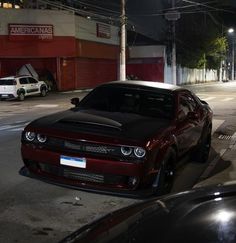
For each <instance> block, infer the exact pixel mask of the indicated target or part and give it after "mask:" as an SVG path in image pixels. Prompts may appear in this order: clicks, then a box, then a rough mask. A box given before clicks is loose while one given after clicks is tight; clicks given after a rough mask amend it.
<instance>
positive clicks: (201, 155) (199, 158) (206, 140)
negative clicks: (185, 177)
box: [193, 128, 211, 163]
mask: <svg viewBox="0 0 236 243" xmlns="http://www.w3.org/2000/svg"><path fill="white" fill-rule="evenodd" d="M210 149H211V128H208V129H207V132H206V133H205V132H203V134H202V138H201V142H200V144H199V145H198V147H197V149H196V151H195V152H194V157H193V160H194V161H196V162H199V163H205V162H207V160H208V157H209V153H210Z"/></svg>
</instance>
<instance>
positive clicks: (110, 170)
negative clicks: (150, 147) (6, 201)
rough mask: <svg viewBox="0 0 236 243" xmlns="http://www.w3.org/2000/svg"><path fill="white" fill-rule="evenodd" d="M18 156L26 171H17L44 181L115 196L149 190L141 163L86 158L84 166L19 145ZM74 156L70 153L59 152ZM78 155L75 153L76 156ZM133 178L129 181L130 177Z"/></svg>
mask: <svg viewBox="0 0 236 243" xmlns="http://www.w3.org/2000/svg"><path fill="white" fill-rule="evenodd" d="M21 151H22V157H23V161H24V163H25V169H24V170H22V171H26V168H27V173H23V172H22V171H21V174H24V175H27V176H30V177H34V178H38V179H42V180H47V181H50V182H53V183H54V184H59V185H63V186H66V187H70V188H77V189H83V190H89V191H99V192H103V193H109V194H117V195H127V196H132V195H136V196H138V195H140V196H141V195H144V196H147V195H148V194H151V193H153V192H152V189H151V190H142V189H141V190H138V188H145V186H144V185H143V181H144V179H146V177H147V176H145V163H144V162H143V163H130V162H122V161H113V160H108V159H106V160H105V159H95V158H86V159H87V165H86V169H83V168H74V167H71V166H65V165H61V164H60V156H61V154H60V153H59V152H55V151H54V152H52V151H48V150H43V149H37V148H33V147H32V146H28V145H25V144H22V149H21ZM63 155H66V156H75V155H74V154H73V155H72V154H63ZM77 156H78V157H80V156H79V155H77ZM133 178H136V180H137V181H136V183H135V184H132V183H131V179H133Z"/></svg>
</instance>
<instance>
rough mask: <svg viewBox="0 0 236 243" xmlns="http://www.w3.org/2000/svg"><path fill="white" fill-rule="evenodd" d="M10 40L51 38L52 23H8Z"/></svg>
mask: <svg viewBox="0 0 236 243" xmlns="http://www.w3.org/2000/svg"><path fill="white" fill-rule="evenodd" d="M8 31H9V32H8V34H9V39H10V40H52V39H53V25H47V24H9V28H8Z"/></svg>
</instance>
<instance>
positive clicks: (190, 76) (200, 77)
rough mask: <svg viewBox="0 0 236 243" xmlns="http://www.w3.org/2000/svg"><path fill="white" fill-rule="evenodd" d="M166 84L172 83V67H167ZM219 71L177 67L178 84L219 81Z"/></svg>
mask: <svg viewBox="0 0 236 243" xmlns="http://www.w3.org/2000/svg"><path fill="white" fill-rule="evenodd" d="M164 80H165V81H164V82H165V83H172V75H171V66H165V78H164ZM218 80H219V78H218V74H217V70H209V69H206V70H204V69H190V68H185V67H183V68H182V67H177V84H178V85H181V84H194V83H201V82H212V81H218Z"/></svg>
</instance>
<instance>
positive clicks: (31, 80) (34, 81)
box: [28, 78, 38, 84]
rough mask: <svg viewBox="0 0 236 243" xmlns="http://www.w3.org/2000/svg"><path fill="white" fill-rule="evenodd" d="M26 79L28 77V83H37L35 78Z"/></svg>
mask: <svg viewBox="0 0 236 243" xmlns="http://www.w3.org/2000/svg"><path fill="white" fill-rule="evenodd" d="M28 79H29V83H30V84H37V83H38V81H37V80H35V79H34V78H28Z"/></svg>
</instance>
